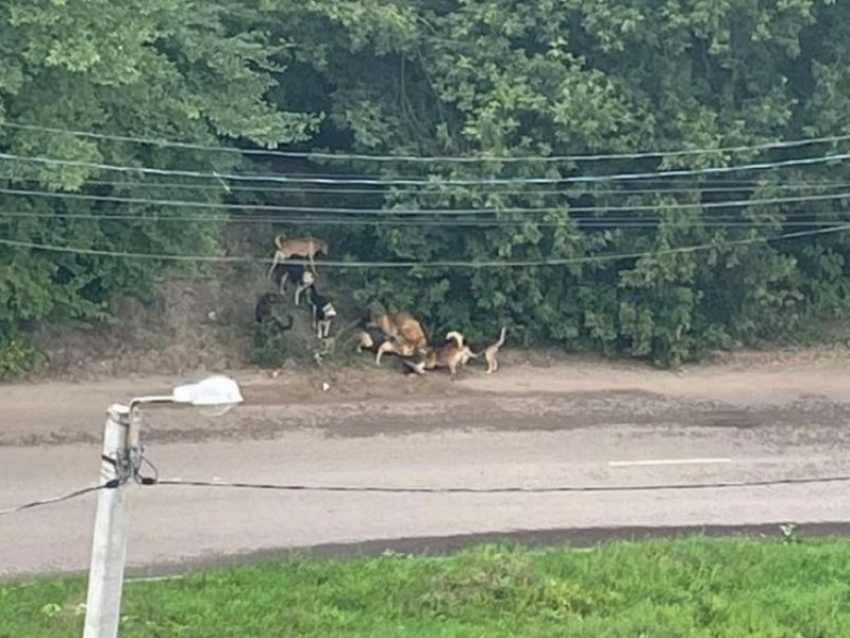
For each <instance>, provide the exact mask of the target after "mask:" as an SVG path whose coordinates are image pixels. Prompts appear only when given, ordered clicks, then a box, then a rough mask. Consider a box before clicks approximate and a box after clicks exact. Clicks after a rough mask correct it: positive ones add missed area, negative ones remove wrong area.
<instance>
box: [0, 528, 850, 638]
mask: <svg viewBox="0 0 850 638" xmlns="http://www.w3.org/2000/svg"><path fill="white" fill-rule="evenodd" d="M84 599H85V582H84V580H83V579H80V578H71V579H45V580H38V581H34V582H26V583H8V584H5V585H0V637H2V638H21V637H24V636H25V637H26V638H59V637H62V638H65V637H68V638H70V637H72V636H73V637H74V638H77V637H78V636H79V635H80V632H81V628H82V615H81V609H80V603H82V602H83V601H84ZM122 611H123V621H122V626H121V636H122V638H133V637H139V638H141V637H145V638H166V637H167V638H172V637H181V638H237V637H238V638H247V637H254V636H257V637H259V636H262V637H264V638H266V637H268V638H277V637H287V636H293V637H294V636H298V637H313V636H315V637H322V638H325V637H331V636H358V637H359V636H363V637H365V636H411V637H421V638H426V637H427V638H433V637H441V636H445V637H448V636H452V637H459V638H460V637H463V638H466V637H469V638H472V637H484V636H486V637H488V638H490V637H493V636H524V637H528V636H567V635H568V636H571V637H577V638H582V637H587V638H598V637H600V636H605V637H612V638H618V637H622V638H638V637H643V638H662V637H663V638H674V637H682V638H685V637H687V638H703V637H709V636H711V637H715V636H716V637H723V638H736V637H741V638H743V637H745V636H746V637H750V636H759V637H761V638H792V637H793V638H797V637H806V638H815V637H818V638H826V637H832V636H835V637H845V636H850V541H847V540H837V539H819V540H811V541H804V542H793V543H789V542H782V541H753V540H746V539H721V540H711V539H706V538H692V539H682V540H661V541H648V542H640V543H626V542H616V543H608V544H603V545H600V546H598V547H596V548H594V549H593V550H591V551H587V552H576V551H570V550H565V549H546V550H529V549H525V548H522V547H519V546H516V545H511V544H495V545H492V544H491V545H483V546H479V547H476V548H473V549H469V550H466V551H463V552H460V553H458V554H455V555H452V556H445V557H409V556H405V555H399V554H388V555H384V556H381V557H377V558H362V559H339V560H322V559H294V560H286V561H282V562H268V563H261V564H254V565H244V566H240V567H235V568H231V569H219V570H211V571H206V572H199V573H194V574H190V575H188V576H186V577H185V578H182V579H179V580H169V581H151V582H131V583H128V584H127V585H126V586H125V589H124V605H123V610H122Z"/></svg>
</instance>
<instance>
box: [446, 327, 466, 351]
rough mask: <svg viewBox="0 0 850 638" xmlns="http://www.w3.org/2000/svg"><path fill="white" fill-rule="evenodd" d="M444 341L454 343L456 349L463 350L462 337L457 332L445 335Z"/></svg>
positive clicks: (453, 331)
mask: <svg viewBox="0 0 850 638" xmlns="http://www.w3.org/2000/svg"><path fill="white" fill-rule="evenodd" d="M446 341H454V342H455V345H456V346H457V347H458V348H463V335H462V334H461V333H459V332H458V331H457V330H452V331H451V332H448V333H446Z"/></svg>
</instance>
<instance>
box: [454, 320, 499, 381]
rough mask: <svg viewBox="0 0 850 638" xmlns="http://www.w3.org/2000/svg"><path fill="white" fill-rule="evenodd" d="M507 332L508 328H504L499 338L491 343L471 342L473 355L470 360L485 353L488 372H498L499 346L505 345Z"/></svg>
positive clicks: (470, 347) (470, 346)
mask: <svg viewBox="0 0 850 638" xmlns="http://www.w3.org/2000/svg"><path fill="white" fill-rule="evenodd" d="M506 334H507V328H504V327H503V328H502V332H501V333H500V334H499V338H498V340H497V341H495V342H494V343H490V344H487V343H485V344H469V349H470V351H471V356H470V357H468V358H467V360H469V359H470V358H472V359H477V358H478V357H480V356H482V355H484V360H485V361H487V374H491V373H493V372H496V370H498V369H499V359H498V355H499V348H501V347H502V346H503V345H505V335H506ZM463 365H466V361H464V362H463Z"/></svg>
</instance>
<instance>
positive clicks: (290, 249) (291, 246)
mask: <svg viewBox="0 0 850 638" xmlns="http://www.w3.org/2000/svg"><path fill="white" fill-rule="evenodd" d="M274 244H275V246H276V247H277V250H276V251H275V254H274V260H272V266H271V268H269V274H268V276H269V277H270V276H271V274H272V271H273V270H274V268H275V266H277V265H278V264H279V263H280V262H282V261H286V260H287V259H289V258H290V257H302V258H304V259H307V260H308V261H309V263H310V270H312V271H313V273H315V272H316V264H315V262H314V261H313V258H314V257H315V256H316V253H321V254H322V255H325V256H327V255H328V242H326V241H325V240H324V239H316V238H315V237H299V238H296V239H285V238H284V236H283V235H278V236H277V237H275V238H274Z"/></svg>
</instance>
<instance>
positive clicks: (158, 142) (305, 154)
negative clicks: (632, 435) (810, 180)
mask: <svg viewBox="0 0 850 638" xmlns="http://www.w3.org/2000/svg"><path fill="white" fill-rule="evenodd" d="M0 127H5V128H8V129H14V130H24V131H37V132H41V133H51V134H57V135H70V136H73V137H84V138H89V139H98V140H112V141H119V142H131V143H135V144H147V145H152V146H161V147H173V148H182V149H187V150H197V151H211V152H221V153H238V154H240V155H247V156H263V157H283V158H290V159H308V160H309V159H321V160H337V161H362V162H409V163H429V164H433V163H461V164H474V163H483V162H494V163H517V162H546V163H552V162H596V161H604V160H625V159H650V158H664V157H686V156H695V155H717V154H723V153H744V152H757V151H765V150H772V149H785V148H798V147H801V146H810V145H814V144H834V143H837V142H843V141H846V140H848V139H850V135H829V136H823V137H814V138H808V139H796V140H785V141H774V142H763V143H761V144H751V145H737V146H721V147H716V148H697V149H677V150H663V151H661V150H659V151H640V152H634V153H600V154H584V155H581V154H579V155H523V156H496V155H483V154H482V155H480V156H438V155H433V156H423V155H379V154H365V153H328V152H323V151H280V150H268V149H240V148H236V147H232V146H212V145H205V144H197V143H193V142H182V141H175V140H168V139H162V138H154V137H143V136H133V135H116V134H111V133H93V132H90V131H78V130H70V129H64V128H58V127H49V126H39V125H36V124H26V123H21V122H0Z"/></svg>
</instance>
